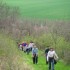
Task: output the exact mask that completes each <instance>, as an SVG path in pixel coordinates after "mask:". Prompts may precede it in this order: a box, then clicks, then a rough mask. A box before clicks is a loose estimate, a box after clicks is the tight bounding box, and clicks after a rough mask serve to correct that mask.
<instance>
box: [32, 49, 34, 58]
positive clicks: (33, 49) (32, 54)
mask: <svg viewBox="0 0 70 70" xmlns="http://www.w3.org/2000/svg"><path fill="white" fill-rule="evenodd" d="M33 52H34V48H32V57H33Z"/></svg>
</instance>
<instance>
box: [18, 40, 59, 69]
mask: <svg viewBox="0 0 70 70" xmlns="http://www.w3.org/2000/svg"><path fill="white" fill-rule="evenodd" d="M19 48H21V50H22V51H24V52H26V53H27V54H29V53H30V52H31V51H32V60H33V64H37V63H38V48H37V47H36V45H35V43H33V42H32V41H31V42H30V43H29V45H28V44H27V43H24V44H20V46H19ZM45 57H46V64H48V70H54V64H56V63H57V60H58V56H57V54H56V52H55V50H54V49H53V48H51V47H49V46H47V48H46V49H45Z"/></svg>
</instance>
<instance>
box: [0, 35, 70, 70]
mask: <svg viewBox="0 0 70 70" xmlns="http://www.w3.org/2000/svg"><path fill="white" fill-rule="evenodd" d="M43 54H44V52H43V51H39V59H38V60H39V62H38V64H37V65H34V64H33V63H32V53H30V54H29V55H27V54H26V53H24V52H23V51H21V50H19V49H18V48H17V45H16V43H15V41H14V40H13V39H12V38H10V37H7V36H5V35H1V34H0V70H48V65H46V63H45V56H44V55H43ZM62 69H63V70H70V67H69V66H65V64H64V63H63V62H62V61H59V62H58V63H57V65H55V70H62Z"/></svg>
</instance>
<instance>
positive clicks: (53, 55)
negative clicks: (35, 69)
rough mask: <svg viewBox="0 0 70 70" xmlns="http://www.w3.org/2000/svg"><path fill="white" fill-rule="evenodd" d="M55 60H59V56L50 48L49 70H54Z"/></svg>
mask: <svg viewBox="0 0 70 70" xmlns="http://www.w3.org/2000/svg"><path fill="white" fill-rule="evenodd" d="M54 60H58V56H57V54H56V52H55V51H54V50H53V48H50V50H49V52H48V54H47V61H48V64H49V70H54Z"/></svg>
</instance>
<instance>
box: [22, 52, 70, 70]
mask: <svg viewBox="0 0 70 70" xmlns="http://www.w3.org/2000/svg"><path fill="white" fill-rule="evenodd" d="M41 54H42V53H41ZM21 55H22V56H23V58H24V57H25V61H26V63H27V64H30V65H32V67H33V68H34V70H48V65H46V63H45V57H44V56H42V55H40V53H39V59H38V60H39V62H38V64H36V65H34V64H33V63H32V57H31V53H30V55H26V54H25V53H23V52H22V54H21ZM62 69H63V70H70V67H69V66H65V64H64V63H63V62H62V61H59V62H58V63H57V64H56V65H55V70H62Z"/></svg>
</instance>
